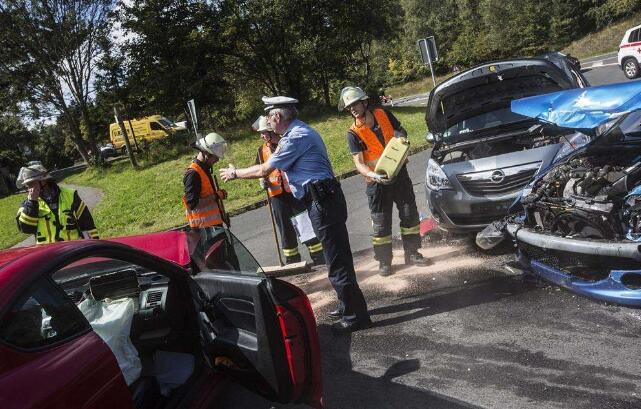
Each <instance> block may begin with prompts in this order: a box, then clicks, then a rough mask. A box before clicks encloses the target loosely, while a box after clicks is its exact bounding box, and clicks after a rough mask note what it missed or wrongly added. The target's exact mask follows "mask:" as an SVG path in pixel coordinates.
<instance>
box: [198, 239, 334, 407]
mask: <svg viewBox="0 0 641 409" xmlns="http://www.w3.org/2000/svg"><path fill="white" fill-rule="evenodd" d="M193 243H194V242H192V246H191V247H192V248H191V250H190V252H191V256H192V260H196V261H195V262H194V263H192V272H193V273H194V277H193V281H192V294H193V295H194V300H195V303H196V309H197V311H198V316H199V317H198V319H199V325H200V330H201V342H202V346H203V351H205V355H206V357H205V359H206V360H207V361H208V363H209V364H210V365H211V366H212V367H213V368H217V369H219V370H222V371H225V373H227V374H228V375H229V376H230V377H232V379H235V380H236V381H237V382H238V383H241V384H242V385H244V386H245V387H247V388H248V389H251V390H253V391H255V392H256V393H258V394H260V395H263V396H265V397H266V398H267V399H270V400H272V401H275V402H280V403H306V404H308V405H310V406H312V407H315V408H321V407H322V383H321V365H320V347H319V342H318V335H317V331H316V320H315V318H314V313H313V310H312V308H311V305H310V303H309V300H308V298H307V296H306V295H305V294H304V293H303V292H302V291H301V290H300V289H299V288H298V287H296V286H294V285H292V284H289V283H287V282H285V281H281V280H278V279H275V278H271V277H266V276H265V275H264V273H263V272H262V269H261V268H260V266H259V265H258V263H257V262H256V260H255V259H254V257H253V256H252V255H251V254H250V253H249V251H247V249H246V248H245V247H244V246H243V245H242V244H241V243H240V241H239V240H238V239H236V237H234V236H233V235H232V234H231V233H230V232H229V231H227V230H224V229H210V230H207V231H201V237H200V239H199V240H197V243H198V244H197V245H196V246H193Z"/></svg>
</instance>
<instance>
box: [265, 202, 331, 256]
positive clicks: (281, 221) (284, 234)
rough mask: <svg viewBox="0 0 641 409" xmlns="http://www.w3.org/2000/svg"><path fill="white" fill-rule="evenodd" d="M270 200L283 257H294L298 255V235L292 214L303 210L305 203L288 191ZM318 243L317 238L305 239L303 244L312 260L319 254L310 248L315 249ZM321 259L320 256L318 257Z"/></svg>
mask: <svg viewBox="0 0 641 409" xmlns="http://www.w3.org/2000/svg"><path fill="white" fill-rule="evenodd" d="M271 202H272V211H273V215H274V220H275V222H276V227H277V228H278V233H279V234H280V241H281V243H280V244H281V248H282V249H283V253H284V254H285V257H296V256H298V255H299V252H298V236H297V234H296V229H294V225H293V224H292V216H295V215H297V214H299V213H301V212H304V211H305V210H306V209H305V204H304V203H303V202H302V201H300V200H298V199H296V198H295V197H294V195H292V194H291V193H289V192H283V193H281V194H279V195H276V196H273V197H272V198H271ZM318 243H319V240H318V239H317V238H315V239H312V240H308V241H306V242H305V243H303V244H305V245H306V246H307V247H308V249H309V250H310V256H311V257H312V260H314V261H317V259H318V258H319V257H318V256H320V254H318V256H317V255H315V254H314V252H313V251H312V250H314V249H316V248H317V247H318V246H316V245H317V244H318ZM320 259H321V260H322V257H320Z"/></svg>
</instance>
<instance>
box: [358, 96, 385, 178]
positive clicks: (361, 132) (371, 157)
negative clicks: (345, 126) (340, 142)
mask: <svg viewBox="0 0 641 409" xmlns="http://www.w3.org/2000/svg"><path fill="white" fill-rule="evenodd" d="M372 114H373V115H374V118H376V122H378V126H379V127H380V128H381V132H382V133H383V139H384V140H385V144H381V141H380V140H379V139H378V138H377V137H376V134H375V133H374V132H373V131H372V130H371V129H370V127H369V126H367V124H365V123H360V121H357V122H355V123H354V124H352V126H351V127H350V130H351V131H352V132H353V133H354V134H356V135H357V136H358V138H359V139H360V140H361V141H362V142H363V143H364V144H365V146H366V147H367V149H366V150H364V151H363V161H364V162H365V164H366V165H367V166H368V167H369V168H370V169H371V170H374V168H375V167H376V162H377V161H378V159H379V158H380V157H381V155H382V154H383V151H384V150H385V146H386V145H387V144H388V142H389V141H390V140H391V139H392V138H393V137H394V127H393V126H392V123H391V121H390V120H389V118H388V117H387V114H386V113H385V111H384V110H382V109H380V108H376V109H374V110H373V111H372Z"/></svg>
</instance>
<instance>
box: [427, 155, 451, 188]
mask: <svg viewBox="0 0 641 409" xmlns="http://www.w3.org/2000/svg"><path fill="white" fill-rule="evenodd" d="M425 182H426V183H427V187H428V188H430V189H431V190H440V189H452V184H451V183H450V180H449V179H448V178H447V175H446V174H445V172H443V169H441V167H440V166H439V164H438V163H436V161H435V160H434V159H430V160H429V161H428V162H427V171H426V172H425Z"/></svg>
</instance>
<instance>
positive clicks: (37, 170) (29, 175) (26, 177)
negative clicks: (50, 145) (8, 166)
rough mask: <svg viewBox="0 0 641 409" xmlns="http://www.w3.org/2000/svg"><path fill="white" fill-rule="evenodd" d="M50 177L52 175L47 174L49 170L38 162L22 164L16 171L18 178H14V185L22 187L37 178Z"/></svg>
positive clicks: (45, 178) (44, 178)
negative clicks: (27, 164)
mask: <svg viewBox="0 0 641 409" xmlns="http://www.w3.org/2000/svg"><path fill="white" fill-rule="evenodd" d="M47 179H52V176H51V175H50V174H49V171H48V170H47V169H46V168H45V167H44V166H42V165H40V164H35V165H30V166H24V167H22V168H20V172H18V178H17V179H16V187H17V188H18V189H22V188H23V187H25V186H27V185H28V184H29V183H31V182H35V181H37V180H47Z"/></svg>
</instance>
